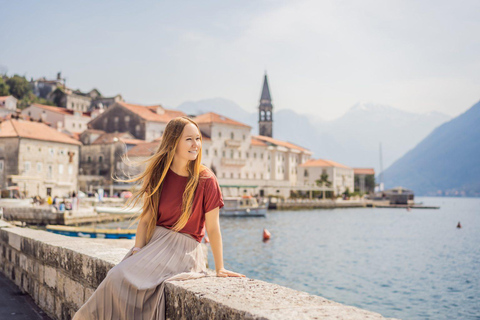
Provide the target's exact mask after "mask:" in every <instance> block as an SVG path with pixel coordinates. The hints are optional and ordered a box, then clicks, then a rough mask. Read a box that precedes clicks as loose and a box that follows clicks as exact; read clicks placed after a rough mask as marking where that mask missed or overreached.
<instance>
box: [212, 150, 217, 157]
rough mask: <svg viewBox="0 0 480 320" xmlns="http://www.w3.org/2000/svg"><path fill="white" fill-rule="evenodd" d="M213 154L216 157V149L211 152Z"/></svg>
mask: <svg viewBox="0 0 480 320" xmlns="http://www.w3.org/2000/svg"><path fill="white" fill-rule="evenodd" d="M213 154H214V155H215V157H216V156H217V149H214V150H213Z"/></svg>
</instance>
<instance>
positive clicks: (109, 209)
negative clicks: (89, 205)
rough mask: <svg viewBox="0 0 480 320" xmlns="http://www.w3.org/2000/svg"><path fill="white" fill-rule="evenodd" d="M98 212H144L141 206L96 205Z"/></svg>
mask: <svg viewBox="0 0 480 320" xmlns="http://www.w3.org/2000/svg"><path fill="white" fill-rule="evenodd" d="M95 211H96V212H97V213H108V214H127V215H128V214H140V213H142V208H140V207H133V208H132V207H127V208H124V207H99V206H97V207H95Z"/></svg>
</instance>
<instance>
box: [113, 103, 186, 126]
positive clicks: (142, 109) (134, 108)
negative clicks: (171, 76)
mask: <svg viewBox="0 0 480 320" xmlns="http://www.w3.org/2000/svg"><path fill="white" fill-rule="evenodd" d="M116 103H117V104H119V105H121V106H122V107H124V108H126V109H128V110H130V111H131V112H133V113H135V114H137V115H138V116H140V117H142V118H143V119H145V120H148V121H154V122H169V121H170V120H172V119H173V118H176V117H182V116H186V114H185V113H183V112H182V111H176V110H168V109H165V108H163V107H162V106H160V105H158V106H141V105H138V104H130V103H125V102H123V101H118V102H116ZM158 107H162V108H163V109H164V110H165V113H164V114H158V113H157V108H158Z"/></svg>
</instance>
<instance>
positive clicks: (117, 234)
mask: <svg viewBox="0 0 480 320" xmlns="http://www.w3.org/2000/svg"><path fill="white" fill-rule="evenodd" d="M46 228H47V231H49V232H53V233H57V234H61V235H64V236H70V237H81V238H100V239H133V238H135V234H136V230H134V229H120V228H118V229H97V228H92V227H70V226H58V225H47V227H46Z"/></svg>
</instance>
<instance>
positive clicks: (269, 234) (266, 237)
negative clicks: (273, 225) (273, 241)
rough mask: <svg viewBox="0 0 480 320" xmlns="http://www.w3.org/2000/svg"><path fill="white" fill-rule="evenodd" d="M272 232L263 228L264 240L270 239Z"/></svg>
mask: <svg viewBox="0 0 480 320" xmlns="http://www.w3.org/2000/svg"><path fill="white" fill-rule="evenodd" d="M271 236H272V234H271V233H270V232H268V230H267V229H263V240H270V237H271Z"/></svg>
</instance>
